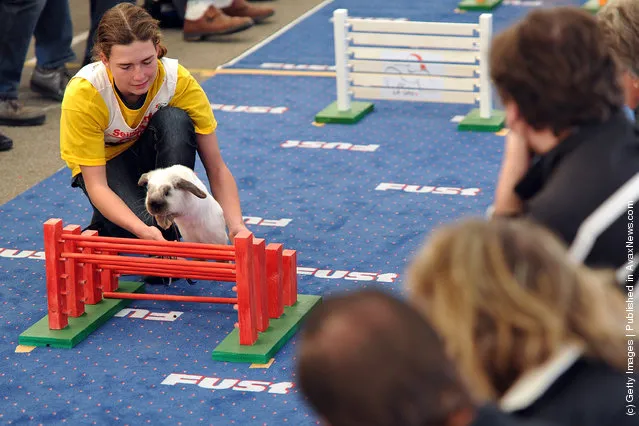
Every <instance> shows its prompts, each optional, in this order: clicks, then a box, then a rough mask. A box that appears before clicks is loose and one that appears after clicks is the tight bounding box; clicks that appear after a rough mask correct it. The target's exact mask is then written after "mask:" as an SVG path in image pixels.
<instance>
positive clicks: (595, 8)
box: [583, 0, 601, 13]
mask: <svg viewBox="0 0 639 426" xmlns="http://www.w3.org/2000/svg"><path fill="white" fill-rule="evenodd" d="M583 8H584V9H586V10H587V11H588V12H592V13H597V12H599V9H601V6H599V0H588V1H587V2H586V3H584V5H583Z"/></svg>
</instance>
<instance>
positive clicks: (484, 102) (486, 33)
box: [479, 13, 493, 119]
mask: <svg viewBox="0 0 639 426" xmlns="http://www.w3.org/2000/svg"><path fill="white" fill-rule="evenodd" d="M492 36H493V15H492V14H490V13H482V14H481V15H480V16H479V116H480V117H481V118H484V119H487V118H490V115H491V113H492V110H493V97H492V93H491V92H492V91H491V86H490V71H489V67H488V65H489V62H488V52H489V50H490V43H491V39H492Z"/></svg>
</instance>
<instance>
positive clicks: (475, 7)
mask: <svg viewBox="0 0 639 426" xmlns="http://www.w3.org/2000/svg"><path fill="white" fill-rule="evenodd" d="M503 1H504V0H485V1H483V2H482V1H479V0H462V1H460V2H459V4H458V5H457V8H458V9H461V10H472V11H482V10H493V9H494V8H496V7H497V6H499V5H500V4H501V3H502V2H503Z"/></svg>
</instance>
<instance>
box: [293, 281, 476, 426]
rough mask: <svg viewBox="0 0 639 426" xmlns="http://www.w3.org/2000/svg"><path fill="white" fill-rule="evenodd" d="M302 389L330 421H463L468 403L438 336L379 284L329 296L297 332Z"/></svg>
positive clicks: (469, 411) (336, 424) (414, 424)
mask: <svg viewBox="0 0 639 426" xmlns="http://www.w3.org/2000/svg"><path fill="white" fill-rule="evenodd" d="M300 346H301V347H300V349H299V351H298V355H297V356H298V365H297V373H298V379H299V385H300V388H301V390H302V392H303V393H304V394H305V395H306V396H307V398H308V400H309V402H310V404H311V406H312V407H313V408H314V409H315V410H316V411H317V413H318V414H320V415H321V416H322V418H323V419H324V420H326V421H327V423H328V424H329V425H331V426H360V425H361V426H394V425H402V426H423V425H432V426H446V425H453V424H460V425H465V424H467V423H468V422H469V421H470V420H468V419H467V418H466V417H467V416H470V417H472V415H473V410H474V405H473V403H472V402H471V399H470V397H469V394H468V392H467V390H466V389H465V388H464V387H463V385H462V384H461V382H460V380H459V379H458V376H457V373H456V368H455V366H454V365H453V364H452V363H451V362H450V360H449V359H448V358H447V357H446V355H445V354H444V348H443V346H442V343H441V341H440V339H439V338H438V336H437V334H436V333H435V332H434V331H433V329H432V328H431V327H430V326H429V325H428V323H427V322H426V321H425V319H424V318H423V317H422V316H421V315H420V314H419V313H418V312H417V311H415V310H414V309H413V308H412V307H410V306H409V305H408V304H406V303H404V302H401V301H399V300H398V299H396V298H394V297H392V296H390V295H388V294H387V293H384V292H381V291H378V290H361V291H357V292H355V293H350V294H346V295H341V296H335V297H330V298H327V299H325V300H324V302H323V303H322V304H321V305H319V306H318V307H317V308H315V309H314V310H313V311H312V312H311V314H310V315H309V317H308V318H307V320H306V321H305V325H304V327H303V331H302V339H301V345H300Z"/></svg>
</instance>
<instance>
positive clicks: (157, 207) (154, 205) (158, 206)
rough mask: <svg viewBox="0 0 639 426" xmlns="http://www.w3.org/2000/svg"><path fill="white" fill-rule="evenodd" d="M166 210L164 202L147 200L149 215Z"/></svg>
mask: <svg viewBox="0 0 639 426" xmlns="http://www.w3.org/2000/svg"><path fill="white" fill-rule="evenodd" d="M165 208H166V201H164V200H158V199H153V200H149V210H151V213H161V212H162V211H163V210H164V209H165Z"/></svg>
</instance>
